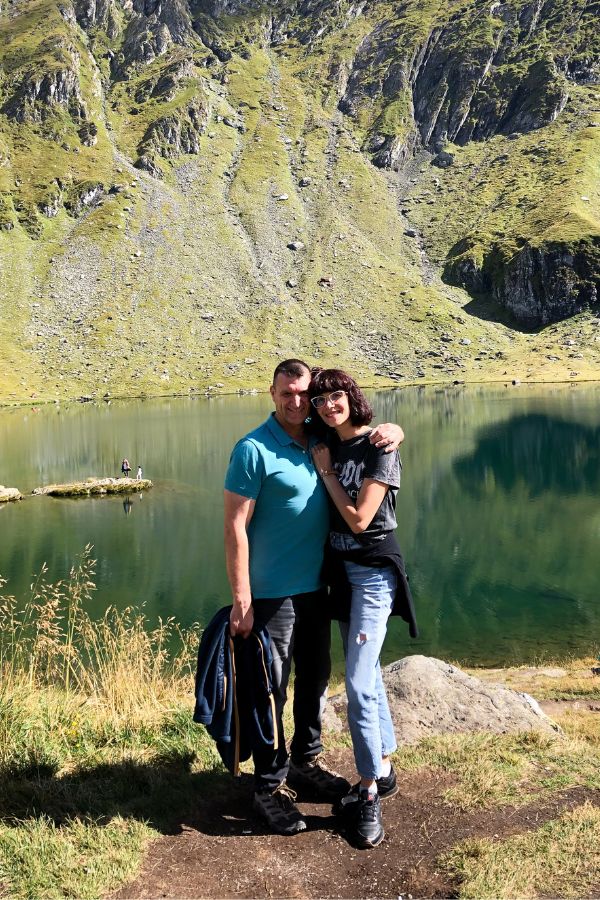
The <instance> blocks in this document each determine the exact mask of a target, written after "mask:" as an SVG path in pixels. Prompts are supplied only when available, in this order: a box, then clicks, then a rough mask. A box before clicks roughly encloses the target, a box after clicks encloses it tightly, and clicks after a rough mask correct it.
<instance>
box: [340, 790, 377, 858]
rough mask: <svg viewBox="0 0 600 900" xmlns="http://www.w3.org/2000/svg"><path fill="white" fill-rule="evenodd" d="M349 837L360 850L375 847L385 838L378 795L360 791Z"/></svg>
mask: <svg viewBox="0 0 600 900" xmlns="http://www.w3.org/2000/svg"><path fill="white" fill-rule="evenodd" d="M349 837H350V839H351V840H352V843H353V844H355V845H356V847H358V848H359V849H360V850H370V849H372V848H373V847H377V846H378V845H379V844H380V843H381V842H382V840H383V839H384V837H385V831H384V830H383V823H382V821H381V800H380V799H379V794H370V793H369V792H368V791H366V790H362V791H360V792H359V795H358V802H357V804H356V818H355V819H354V821H353V823H352V828H351V829H350V833H349Z"/></svg>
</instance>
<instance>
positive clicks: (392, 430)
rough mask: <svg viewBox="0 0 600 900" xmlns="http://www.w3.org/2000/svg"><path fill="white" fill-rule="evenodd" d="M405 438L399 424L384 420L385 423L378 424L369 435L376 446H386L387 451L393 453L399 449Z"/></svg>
mask: <svg viewBox="0 0 600 900" xmlns="http://www.w3.org/2000/svg"><path fill="white" fill-rule="evenodd" d="M403 440H404V432H403V430H402V428H401V427H400V426H399V425H394V423H393V422H384V423H383V425H377V426H376V427H375V428H374V429H373V431H372V432H371V434H370V435H369V441H370V442H371V444H375V446H376V447H384V448H385V452H386V453H392V451H393V450H397V449H398V447H399V446H400V444H401V443H402V441H403Z"/></svg>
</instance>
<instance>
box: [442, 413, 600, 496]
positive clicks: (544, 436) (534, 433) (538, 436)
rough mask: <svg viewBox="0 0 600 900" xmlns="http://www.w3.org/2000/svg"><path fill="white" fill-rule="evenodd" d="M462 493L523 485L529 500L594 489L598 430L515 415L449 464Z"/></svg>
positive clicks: (598, 471) (599, 456) (598, 475)
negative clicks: (489, 487) (548, 493)
mask: <svg viewBox="0 0 600 900" xmlns="http://www.w3.org/2000/svg"><path fill="white" fill-rule="evenodd" d="M454 471H455V472H456V474H457V476H458V479H459V481H460V483H461V485H462V487H463V488H464V490H466V491H469V492H471V491H478V492H481V491H484V492H485V491H486V485H489V482H490V480H492V481H493V484H494V485H495V487H496V488H503V489H504V490H505V491H511V490H513V489H514V488H515V487H516V485H517V484H524V485H526V486H527V489H528V493H529V495H530V496H531V497H537V496H539V495H540V494H543V493H545V492H547V491H555V492H558V493H559V494H561V495H564V494H575V493H582V492H587V493H592V492H593V493H595V494H596V495H598V493H599V489H600V428H592V427H590V426H587V425H579V424H577V423H573V422H566V421H564V420H563V419H555V418H552V417H550V416H545V415H541V414H535V413H532V414H529V415H524V416H515V417H514V418H512V419H510V420H509V421H508V422H503V423H502V424H500V425H494V426H492V427H490V428H488V429H486V430H484V432H483V433H482V434H481V435H480V436H479V438H478V441H477V447H476V449H475V451H474V452H473V453H472V454H468V455H467V456H463V457H461V458H460V459H458V460H456V461H455V463H454Z"/></svg>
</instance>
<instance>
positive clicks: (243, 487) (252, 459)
mask: <svg viewBox="0 0 600 900" xmlns="http://www.w3.org/2000/svg"><path fill="white" fill-rule="evenodd" d="M263 478H264V463H263V460H262V457H261V455H260V453H259V452H258V448H257V447H256V444H254V443H253V442H252V441H249V440H246V439H243V440H241V441H238V443H237V444H236V445H235V447H234V448H233V450H232V451H231V457H230V459H229V467H228V469H227V474H226V475H225V490H227V491H231V492H232V493H233V494H240V495H241V496H242V497H249V498H250V499H251V500H256V498H257V497H258V494H259V492H260V488H261V485H262V482H263Z"/></svg>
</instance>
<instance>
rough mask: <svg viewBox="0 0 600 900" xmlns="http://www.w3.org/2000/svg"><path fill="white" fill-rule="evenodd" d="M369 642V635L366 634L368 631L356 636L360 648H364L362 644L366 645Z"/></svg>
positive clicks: (360, 632)
mask: <svg viewBox="0 0 600 900" xmlns="http://www.w3.org/2000/svg"><path fill="white" fill-rule="evenodd" d="M368 640H369V635H368V634H367V633H366V631H359V632H358V634H357V635H356V643H357V644H358V646H359V647H360V646H362V644H366V643H367V641H368Z"/></svg>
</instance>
